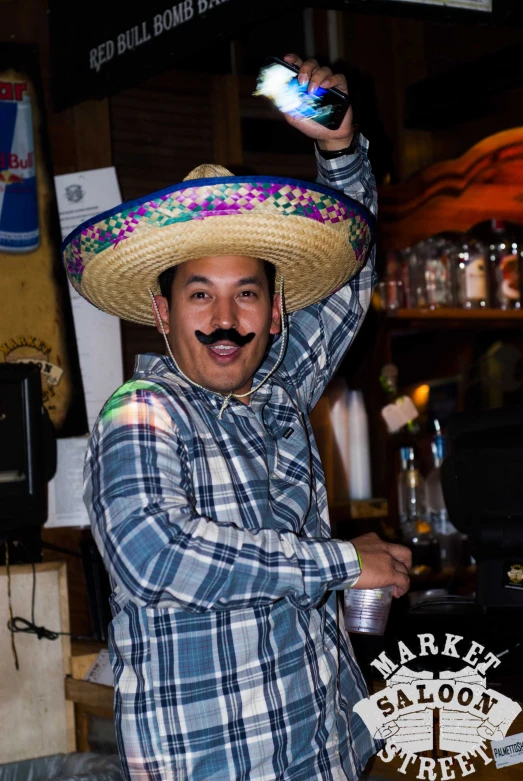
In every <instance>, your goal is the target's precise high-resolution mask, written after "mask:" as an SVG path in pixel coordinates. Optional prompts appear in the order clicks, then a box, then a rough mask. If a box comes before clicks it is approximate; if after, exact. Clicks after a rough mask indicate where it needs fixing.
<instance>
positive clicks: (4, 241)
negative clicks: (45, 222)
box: [0, 80, 40, 253]
mask: <svg viewBox="0 0 523 781" xmlns="http://www.w3.org/2000/svg"><path fill="white" fill-rule="evenodd" d="M39 243H40V231H39V228H38V195H37V189H36V171H35V153H34V142H33V117H32V110H31V98H30V95H29V90H28V85H27V84H26V83H24V82H14V81H2V80H0V252H20V253H23V252H32V251H33V250H35V249H36V248H37V247H38V245H39Z"/></svg>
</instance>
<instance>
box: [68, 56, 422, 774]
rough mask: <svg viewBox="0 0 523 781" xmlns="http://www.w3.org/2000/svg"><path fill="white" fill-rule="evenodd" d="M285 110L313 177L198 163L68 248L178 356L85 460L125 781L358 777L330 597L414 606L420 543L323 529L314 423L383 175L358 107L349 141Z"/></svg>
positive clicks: (83, 276)
mask: <svg viewBox="0 0 523 781" xmlns="http://www.w3.org/2000/svg"><path fill="white" fill-rule="evenodd" d="M286 59H287V61H288V62H294V63H296V64H297V65H298V66H299V67H300V78H301V79H308V80H309V89H311V90H313V89H315V88H316V87H317V86H318V85H319V84H321V85H322V86H337V87H338V88H340V89H343V90H346V89H347V85H346V82H345V79H344V78H343V76H340V75H333V74H332V73H331V71H330V70H329V69H327V68H320V67H319V66H318V63H317V62H316V61H315V60H308V61H307V62H304V63H303V62H302V61H301V60H300V59H299V58H298V57H296V56H295V55H289V56H288V57H287V58H286ZM288 121H290V122H291V124H294V125H295V126H296V127H297V129H298V130H300V131H301V132H303V133H305V134H306V135H308V136H310V137H311V138H315V139H316V141H317V147H318V149H317V157H318V167H319V182H320V183H319V184H310V183H306V182H296V181H287V180H284V179H278V178H276V177H259V176H258V177H233V176H232V175H230V174H229V172H228V171H226V170H225V169H221V168H220V167H219V166H200V168H199V169H196V171H195V172H193V173H192V174H190V175H189V177H188V178H187V180H185V181H184V182H182V183H181V184H180V185H176V186H174V187H172V188H169V189H168V190H165V191H163V192H161V193H155V194H154V195H153V196H148V197H147V198H144V199H141V200H140V201H139V202H134V203H132V204H124V205H123V206H121V207H119V208H118V209H115V210H113V211H112V212H109V213H106V214H105V215H101V216H100V217H98V218H95V219H94V220H93V222H92V223H91V224H90V225H84V226H82V228H81V229H80V230H79V231H77V232H76V233H75V235H73V236H72V237H71V238H70V239H69V240H68V241H66V246H65V250H64V255H65V262H66V265H67V268H68V271H69V274H70V278H71V280H72V281H73V284H74V285H75V287H76V288H77V290H79V291H80V292H81V293H82V294H83V295H84V296H85V297H86V298H88V299H89V300H90V301H91V302H93V303H95V304H96V305H97V306H99V307H100V308H102V309H104V310H106V311H109V312H112V313H115V314H118V315H119V316H121V317H127V318H129V319H131V320H134V321H135V322H148V323H154V322H156V325H157V327H158V328H159V329H160V330H161V331H162V332H163V333H164V335H165V339H166V348H167V353H168V355H167V356H165V357H164V356H160V355H152V354H150V355H142V356H138V358H137V364H136V370H135V374H134V377H133V379H132V380H131V381H130V382H128V383H126V384H125V385H124V386H123V387H122V388H120V389H119V390H118V391H117V392H116V393H115V394H114V396H113V397H112V398H111V399H110V400H109V402H108V403H107V404H106V406H105V408H104V410H103V411H102V413H101V416H100V418H99V420H98V422H97V424H96V426H95V428H94V430H93V433H92V435H91V439H90V443H89V449H88V454H87V459H86V466H85V483H86V485H85V501H86V504H87V507H88V509H89V513H90V517H91V521H92V526H93V534H94V537H95V539H96V542H97V544H98V546H99V548H100V551H101V553H102V556H103V558H104V562H105V564H106V566H107V569H108V571H109V573H110V576H111V579H112V582H113V586H114V591H113V594H112V608H113V614H114V618H113V621H112V624H111V640H110V646H111V658H112V664H113V669H114V675H115V706H116V722H117V734H118V740H119V749H120V754H121V758H122V764H123V768H124V773H125V775H126V778H128V779H132V780H133V781H142V780H145V779H152V780H154V781H160V779H176V780H178V779H187V780H188V779H190V781H262V780H263V781H269V780H270V781H274V779H278V780H279V779H282V781H283V779H285V780H286V781H312V779H357V778H359V776H360V774H361V772H362V769H363V767H364V766H365V764H366V762H367V760H368V758H369V757H370V756H372V755H373V754H374V753H375V751H376V750H377V749H378V748H379V745H378V744H377V743H375V741H374V740H373V738H372V736H371V735H370V734H369V733H368V731H367V730H366V728H365V726H364V725H363V723H362V722H361V721H360V719H359V717H358V716H357V715H356V714H354V713H353V705H354V704H355V703H356V702H357V701H358V700H360V699H361V698H363V697H365V696H366V694H367V692H366V688H365V683H364V681H363V679H362V675H361V672H360V670H359V668H358V666H357V664H356V662H355V659H354V656H353V653H352V649H351V646H350V643H349V640H348V636H347V635H346V632H345V630H344V623H343V615H342V606H341V605H340V604H339V601H338V598H337V597H338V593H339V594H340V595H341V594H342V591H343V589H345V588H349V587H357V588H373V587H378V586H385V585H394V587H395V595H396V596H400V595H401V594H403V593H405V592H406V590H407V589H408V586H409V579H408V567H409V566H410V554H409V552H408V551H407V550H406V549H405V548H403V547H402V546H397V545H389V544H386V543H383V542H381V541H380V540H379V539H378V537H377V536H376V535H364V536H362V537H359V538H357V539H355V540H353V541H352V542H347V541H340V540H332V539H331V534H330V525H329V520H328V509H327V497H326V493H325V484H324V476H323V472H322V468H321V463H320V459H319V454H318V450H317V447H316V444H315V442H314V437H313V433H312V429H311V426H310V423H309V419H308V413H309V412H310V410H311V409H312V407H313V406H314V404H315V403H316V402H317V401H318V399H319V398H320V396H321V394H322V392H323V390H324V388H325V386H326V384H327V382H328V380H329V378H330V377H331V376H332V374H333V373H334V372H335V370H336V367H337V366H338V364H339V362H340V360H341V358H342V357H343V355H344V353H345V351H346V350H347V348H348V346H349V344H350V342H351V341H352V339H353V338H354V335H355V334H356V332H357V330H358V328H359V326H360V324H361V322H362V320H363V317H364V314H365V311H366V310H367V308H368V305H369V300H370V295H371V287H372V284H373V279H374V271H373V258H372V256H371V257H370V258H369V259H368V261H367V263H366V265H364V264H365V260H366V256H367V255H368V251H369V248H370V246H371V244H372V224H373V220H372V216H371V215H370V213H369V212H368V211H367V210H366V209H365V206H367V207H368V208H370V209H372V210H375V193H374V183H373V177H372V174H371V171H370V167H369V163H368V160H367V155H366V147H367V143H366V141H365V140H364V139H362V138H361V139H357V138H354V136H353V133H352V113H351V112H350V110H349V112H348V113H347V115H346V117H345V119H344V121H343V123H342V125H341V127H340V128H339V130H337V131H330V130H327V129H325V128H324V127H322V126H320V125H319V124H317V123H314V122H309V121H307V122H296V121H295V120H290V119H289V120H288ZM329 186H333V187H337V188H339V189H342V190H344V193H345V194H344V193H342V192H335V191H334V190H331V189H329ZM349 196H352V198H351V197H349ZM352 199H359V200H360V201H363V202H364V206H361V205H360V204H359V203H358V201H357V200H352ZM275 277H276V280H275ZM274 281H276V288H277V289H276V292H274V291H273V289H272V288H273V285H274ZM340 286H341V287H340ZM148 291H149V292H148ZM334 291H336V292H334ZM149 295H150V296H151V298H152V302H151V299H150V298H149V297H148V296H149ZM151 303H152V309H151ZM285 306H286V307H287V310H288V311H292V312H293V313H292V314H291V315H290V317H289V318H288V319H287V318H286V317H285V314H284V307H285ZM153 318H154V319H153ZM280 331H282V332H281V333H280Z"/></svg>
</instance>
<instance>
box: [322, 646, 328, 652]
mask: <svg viewBox="0 0 523 781" xmlns="http://www.w3.org/2000/svg"><path fill="white" fill-rule="evenodd" d="M323 650H324V651H325V653H327V654H328V653H329V646H328V645H324V646H323Z"/></svg>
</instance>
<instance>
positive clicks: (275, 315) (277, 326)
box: [270, 293, 281, 334]
mask: <svg viewBox="0 0 523 781" xmlns="http://www.w3.org/2000/svg"><path fill="white" fill-rule="evenodd" d="M280 307H281V302H280V294H279V293H275V294H274V297H273V299H272V313H271V330H270V333H271V334H279V333H280V331H281V309H280Z"/></svg>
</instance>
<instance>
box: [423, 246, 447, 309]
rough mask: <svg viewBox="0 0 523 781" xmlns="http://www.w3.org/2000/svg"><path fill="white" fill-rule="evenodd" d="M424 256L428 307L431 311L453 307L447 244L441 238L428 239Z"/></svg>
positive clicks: (424, 248) (424, 247)
mask: <svg viewBox="0 0 523 781" xmlns="http://www.w3.org/2000/svg"><path fill="white" fill-rule="evenodd" d="M423 254H424V268H425V294H426V299H427V306H428V307H429V309H439V308H440V307H445V306H451V304H452V284H451V271H450V265H451V261H450V251H449V246H448V244H447V242H446V241H445V240H444V239H443V238H441V237H439V236H438V237H434V238H431V239H427V241H425V242H424V246H423Z"/></svg>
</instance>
